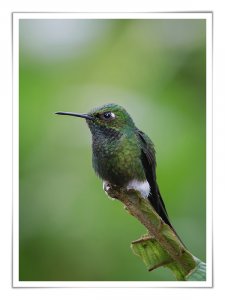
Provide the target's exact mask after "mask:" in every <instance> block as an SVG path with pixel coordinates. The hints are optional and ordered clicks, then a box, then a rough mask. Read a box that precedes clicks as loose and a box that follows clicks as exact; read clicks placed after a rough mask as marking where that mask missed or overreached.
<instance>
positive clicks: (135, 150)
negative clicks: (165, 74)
mask: <svg viewBox="0 0 225 300" xmlns="http://www.w3.org/2000/svg"><path fill="white" fill-rule="evenodd" d="M56 114H58V115H69V116H75V117H80V118H84V119H86V122H87V124H88V126H89V128H90V131H91V133H92V164H93V168H94V170H95V172H96V173H97V175H98V176H99V177H100V178H101V179H103V187H104V189H105V190H106V191H107V187H109V185H116V186H119V187H123V188H126V189H127V190H129V189H134V190H137V191H139V192H140V193H141V195H142V197H144V198H146V199H148V200H149V201H150V203H151V205H152V206H153V208H154V209H155V210H156V212H157V213H158V215H159V216H160V217H161V218H162V219H163V221H164V222H165V223H166V224H168V225H169V226H170V227H171V228H172V230H173V231H174V232H175V230H174V229H173V227H172V225H171V223H170V221H169V217H168V214H167V211H166V207H165V204H164V202H163V199H162V197H161V194H160V191H159V187H158V184H157V182H156V158H155V149H154V145H153V143H152V141H151V140H150V138H149V137H148V136H147V135H146V134H145V133H144V132H143V131H141V130H139V129H138V128H137V127H136V126H135V124H134V121H133V120H132V118H131V116H130V115H129V114H128V112H127V111H126V110H125V109H124V108H123V107H122V106H120V105H117V104H111V103H110V104H106V105H103V106H101V107H97V108H94V109H93V110H92V111H90V112H89V113H87V114H78V113H73V112H56ZM175 233H176V232H175Z"/></svg>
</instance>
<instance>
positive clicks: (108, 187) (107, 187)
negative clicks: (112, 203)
mask: <svg viewBox="0 0 225 300" xmlns="http://www.w3.org/2000/svg"><path fill="white" fill-rule="evenodd" d="M112 189H113V185H112V184H111V183H109V182H108V181H103V190H104V191H105V193H106V195H107V196H108V197H109V198H110V199H112V200H117V199H116V198H113V197H112V196H111V195H110V194H109V191H110V190H112Z"/></svg>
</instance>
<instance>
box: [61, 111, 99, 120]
mask: <svg viewBox="0 0 225 300" xmlns="http://www.w3.org/2000/svg"><path fill="white" fill-rule="evenodd" d="M55 114H56V115H65V116H73V117H79V118H84V119H88V120H94V117H92V116H90V115H88V114H77V113H73V112H66V111H58V112H56V113H55Z"/></svg>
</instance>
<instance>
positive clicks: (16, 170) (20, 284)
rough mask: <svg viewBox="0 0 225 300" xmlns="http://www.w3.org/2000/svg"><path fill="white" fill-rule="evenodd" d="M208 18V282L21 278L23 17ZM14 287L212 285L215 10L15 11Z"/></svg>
mask: <svg viewBox="0 0 225 300" xmlns="http://www.w3.org/2000/svg"><path fill="white" fill-rule="evenodd" d="M133 18H135V19H205V20H206V67H207V68H206V71H207V73H206V74H207V75H206V106H207V109H206V118H207V126H206V130H207V145H206V146H207V152H206V153H207V178H206V184H207V188H206V192H207V193H206V208H207V215H206V220H207V222H206V235H207V239H206V241H207V245H206V262H207V280H206V281H19V175H18V174H19V151H18V149H19V20H21V19H133ZM13 287H212V13H211V12H205V13H204V12H203V13H13Z"/></svg>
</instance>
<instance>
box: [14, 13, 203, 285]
mask: <svg viewBox="0 0 225 300" xmlns="http://www.w3.org/2000/svg"><path fill="white" fill-rule="evenodd" d="M205 29H206V28H205V21H204V20H191V19H190V20H182V19H180V20H72V19H71V20H20V28H19V34H20V37H19V39H20V58H19V59H20V61H19V88H20V90H19V114H20V127H19V140H20V144H19V148H20V149H19V157H20V159H19V166H20V174H19V176H20V199H19V279H20V280H34V281H36V280H40V281H46V280H55V281H61V280H67V281H70V280H74V281H79V280H81V281H82V280H85V281H89V280H91V281H92V280H93V281H98V280H101V281H104V280H107V281H114V280H116V281H119V280H125V281H130V280H135V281H136V280H141V281H144V280H174V277H173V275H172V273H170V271H168V270H167V269H164V268H161V269H158V270H155V271H153V272H151V273H149V272H148V271H147V269H146V267H145V265H144V264H143V262H142V261H141V260H140V259H139V258H138V257H136V256H134V255H133V253H132V251H131V249H130V243H131V241H132V240H135V239H137V238H139V237H140V236H141V235H142V234H144V233H145V232H146V230H145V228H144V227H143V226H142V225H141V224H139V223H138V221H137V220H136V219H134V218H132V217H131V216H130V215H129V214H127V213H126V212H125V211H124V209H123V206H122V205H121V204H120V203H119V202H117V201H111V200H110V199H109V198H108V197H107V196H106V195H105V193H104V192H103V190H102V183H101V181H100V180H99V179H98V178H97V177H96V175H95V174H94V171H93V169H92V166H91V164H92V162H91V135H90V132H89V129H88V127H87V125H86V124H85V121H84V120H82V119H75V118H71V117H62V116H56V115H54V114H53V113H54V112H55V111H59V110H63V111H74V112H88V111H89V110H90V109H92V108H93V107H96V106H99V105H101V104H104V103H108V102H115V103H118V104H120V105H122V106H124V107H125V108H126V109H127V110H128V112H129V113H130V114H131V115H132V117H133V119H134V121H135V123H136V125H137V127H138V128H140V129H141V130H143V131H144V132H146V133H147V134H148V135H149V136H150V137H151V139H152V140H153V142H154V144H155V147H156V151H157V178H158V184H159V187H160V190H161V194H162V196H163V199H164V201H165V203H166V207H167V210H168V213H169V216H170V219H171V221H172V223H173V224H174V227H175V228H176V230H177V232H178V233H179V235H180V236H181V238H182V239H183V241H184V243H185V244H186V246H187V247H188V249H189V250H190V251H191V252H192V253H193V254H194V255H195V256H197V257H199V258H200V259H202V260H204V261H205V254H206V246H205V242H206V203H205V202H206V165H205V159H206V151H205V146H206V144H205V143H206V99H205V98H206V92H205V89H206V86H205V80H206V74H205V69H206V62H205V59H206V58H205V57H206V49H205V42H206V37H205Z"/></svg>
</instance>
